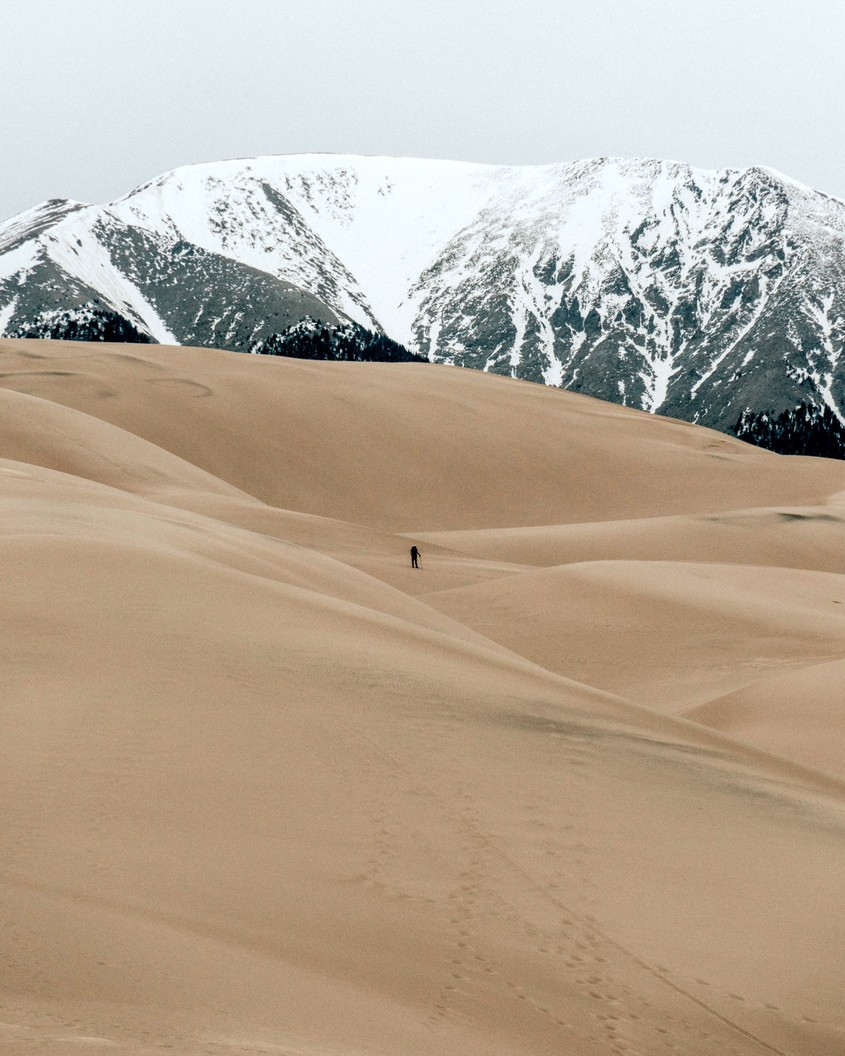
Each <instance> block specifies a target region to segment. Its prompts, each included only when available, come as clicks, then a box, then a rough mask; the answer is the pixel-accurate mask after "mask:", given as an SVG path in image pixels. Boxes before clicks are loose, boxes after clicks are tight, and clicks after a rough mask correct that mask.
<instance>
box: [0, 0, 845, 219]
mask: <svg viewBox="0 0 845 1056" xmlns="http://www.w3.org/2000/svg"><path fill="white" fill-rule="evenodd" d="M0 41H2V48H0V149H2V159H3V165H2V169H0V218H3V217H7V216H11V215H12V214H14V213H16V212H19V211H21V210H23V209H26V208H28V207H29V206H31V205H34V204H36V203H37V202H39V201H41V200H43V199H45V198H49V197H68V198H77V199H80V200H82V201H92V202H104V201H108V200H110V199H112V198H115V197H117V196H119V195H121V194H123V193H125V192H127V191H129V190H131V189H132V188H133V187H135V186H136V185H138V184H139V183H141V182H143V181H144V180H146V179H148V178H150V177H151V176H155V175H157V174H158V173H160V172H163V171H165V170H167V169H170V168H174V167H175V166H178V165H184V164H189V163H191V162H199V161H213V160H219V159H223V158H231V157H247V156H254V155H259V154H288V153H298V152H305V151H329V152H338V153H358V154H388V155H400V156H411V157H426V158H452V159H459V160H467V161H482V162H496V163H507V164H526V165H527V164H538V163H545V162H554V161H570V160H573V159H576V158H583V157H595V156H599V155H621V156H627V157H632V156H652V157H661V158H672V159H675V160H680V161H688V162H690V163H692V164H694V165H699V166H702V167H704V168H721V167H743V166H747V165H751V164H762V165H768V166H771V167H773V168H776V169H780V170H781V171H783V172H785V173H786V174H787V175H789V176H792V177H793V178H794V179H797V180H800V181H801V182H803V183H808V184H810V185H811V186H814V187H816V188H818V189H819V190H823V191H826V192H828V193H830V194H834V195H836V196H838V197H843V198H845V137H843V127H845V120H844V119H845V4H843V3H841V0H800V2H799V0H613V2H610V0H521V2H520V0H404V2H402V0H3V3H2V4H1V5H0Z"/></svg>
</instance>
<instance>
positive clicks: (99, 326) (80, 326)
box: [10, 306, 156, 344]
mask: <svg viewBox="0 0 845 1056" xmlns="http://www.w3.org/2000/svg"><path fill="white" fill-rule="evenodd" d="M10 336H14V337H29V338H32V337H34V338H42V339H46V340H50V341H115V342H127V343H131V344H155V343H156V342H155V341H154V339H153V338H152V337H150V335H149V334H146V333H144V332H143V331H141V330H138V328H137V327H135V326H134V325H133V324H132V323H131V322H130V321H129V320H128V319H125V318H124V317H123V316H122V315H118V313H117V312H113V311H111V310H110V309H108V308H100V307H88V306H86V307H84V308H79V309H71V310H68V311H65V312H61V313H59V314H50V315H47V316H41V317H40V318H38V319H36V320H34V321H33V322H31V323H27V324H24V325H22V326H19V327H18V328H17V329H16V330H15V332H14V335H10Z"/></svg>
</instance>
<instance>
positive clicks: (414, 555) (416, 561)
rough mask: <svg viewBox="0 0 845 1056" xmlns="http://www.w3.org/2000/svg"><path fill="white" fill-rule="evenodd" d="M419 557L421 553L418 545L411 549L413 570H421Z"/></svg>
mask: <svg viewBox="0 0 845 1056" xmlns="http://www.w3.org/2000/svg"><path fill="white" fill-rule="evenodd" d="M419 557H420V552H419V550H418V549H417V546H416V543H415V544H414V545H413V546H412V547H411V568H419V567H420V565H419Z"/></svg>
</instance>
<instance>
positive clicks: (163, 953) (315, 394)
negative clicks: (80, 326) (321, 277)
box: [0, 341, 845, 1056]
mask: <svg viewBox="0 0 845 1056" xmlns="http://www.w3.org/2000/svg"><path fill="white" fill-rule="evenodd" d="M0 410H2V412H3V413H2V415H0V558H1V559H2V568H3V588H4V589H3V591H2V593H0V625H1V626H2V640H3V658H2V662H0V677H2V687H3V695H2V711H0V716H2V727H0V734H2V735H1V736H0V788H2V799H0V802H2V810H3V813H2V821H0V934H2V935H3V950H2V954H3V955H2V957H0V1052H2V1053H4V1054H5V1053H9V1054H15V1056H18V1054H31V1053H39V1054H45V1056H59V1054H62V1056H63V1054H65V1053H67V1052H69V1051H73V1052H74V1053H94V1052H101V1051H104V1050H108V1049H113V1050H115V1051H120V1052H125V1053H128V1054H130V1056H147V1054H149V1053H152V1052H154V1051H160V1050H161V1049H163V1048H169V1049H170V1050H171V1051H175V1052H179V1053H184V1054H187V1056H199V1054H200V1053H219V1054H224V1053H225V1054H257V1053H268V1052H274V1053H299V1054H307V1053H313V1054H315V1056H316V1054H323V1056H324V1054H326V1053H331V1054H334V1056H361V1054H367V1056H370V1054H372V1056H382V1054H384V1056H386V1054H389V1053H396V1052H401V1053H403V1054H409V1056H415V1054H421V1056H422V1054H434V1053H438V1054H440V1053H454V1054H456V1056H457V1054H461V1056H464V1054H466V1056H494V1054H495V1056H502V1054H513V1056H528V1054H532V1056H537V1054H545V1053H548V1054H549V1056H552V1054H555V1056H559V1054H560V1053H562V1052H566V1053H573V1054H577V1056H600V1054H601V1056H604V1054H606V1053H620V1054H622V1053H627V1054H633V1053H641V1054H652V1053H657V1052H662V1051H664V1050H665V1049H667V1048H671V1049H674V1051H678V1052H683V1053H684V1054H691V1056H716V1054H719V1056H721V1054H723V1053H725V1052H734V1053H737V1054H739V1056H746V1054H747V1056H756V1054H760V1053H776V1054H780V1056H787V1054H788V1056H838V1054H839V1053H841V1052H842V1051H843V1048H845V1009H843V1005H842V1000H841V995H842V993H843V992H845V963H843V959H842V955H841V951H842V948H843V942H844V941H845V934H843V930H842V914H841V905H842V904H843V895H845V886H844V885H845V881H843V877H845V758H843V755H842V752H841V748H840V746H841V744H842V743H843V737H842V734H843V732H845V710H843V709H842V707H841V706H840V702H839V697H838V689H837V687H838V684H839V681H840V680H839V675H840V674H841V668H842V665H843V664H845V616H843V612H842V610H843V609H845V579H843V573H845V569H843V567H842V565H843V561H845V559H843V558H841V557H840V555H841V554H845V545H843V544H845V507H843V505H842V500H841V496H842V494H845V464H842V463H837V462H828V461H822V460H814V459H797V458H792V459H788V458H781V457H778V456H774V455H771V454H769V453H767V452H763V451H759V450H757V449H754V448H751V447H748V446H746V445H743V444H740V443H739V442H735V441H732V440H731V439H729V438H727V437H724V436H721V435H719V434H715V433H712V432H709V431H707V430H703V429H697V428H695V427H692V426H688V425H684V424H682V423H678V422H674V421H670V420H665V419H657V418H653V417H649V416H647V415H644V414H640V413H638V412H626V411H625V410H623V409H620V408H618V407H609V406H608V405H605V404H601V403H598V402H596V401H593V400H589V399H586V398H581V397H578V396H575V395H572V394H569V393H562V392H557V391H553V390H549V389H543V388H540V387H538V386H532V385H529V384H522V383H518V382H511V381H506V380H503V379H501V378H497V377H491V376H489V375H484V374H479V373H476V372H472V371H461V370H457V369H449V368H438V367H430V368H428V367H426V366H424V365H414V364H391V365H387V364H384V365H381V364H327V363H306V362H301V361H288V360H281V359H270V358H258V357H247V356H240V355H237V354H234V353H221V352H216V351H214V350H209V349H183V348H170V347H165V346H143V347H142V348H141V347H139V348H137V349H136V348H134V347H131V346H108V345H97V346H95V345H81V344H76V345H75V344H69V343H68V344H63V343H55V344H53V343H50V342H35V341H32V342H25V341H2V342H0ZM412 543H416V544H417V545H418V546H419V548H420V550H421V552H422V560H421V564H422V567H421V568H420V569H419V570H415V569H412V568H411V565H410V558H409V554H408V551H409V548H410V546H411V545H412Z"/></svg>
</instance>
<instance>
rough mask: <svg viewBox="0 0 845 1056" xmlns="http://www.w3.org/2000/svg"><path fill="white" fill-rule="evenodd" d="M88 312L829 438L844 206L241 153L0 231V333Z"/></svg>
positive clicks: (151, 328) (651, 168)
mask: <svg viewBox="0 0 845 1056" xmlns="http://www.w3.org/2000/svg"><path fill="white" fill-rule="evenodd" d="M88 311H93V312H95V313H106V315H109V318H111V320H112V323H111V324H110V325H112V326H117V320H123V324H125V326H126V327H127V328H128V329H127V331H126V332H127V333H132V332H133V331H134V332H136V333H137V334H139V335H142V336H143V335H147V336H148V337H149V338H151V339H153V340H155V341H173V342H176V343H182V344H201V345H216V346H222V347H228V348H236V349H242V350H248V349H249V348H251V347H253V346H254V345H255V344H256V343H257V342H260V341H267V340H269V339H270V338H271V336H272V335H274V334H279V333H282V332H284V331H285V330H287V329H289V328H290V327H292V326H295V325H296V324H297V323H299V322H301V321H302V320H304V319H306V318H308V319H311V320H314V321H316V322H317V323H320V324H327V325H328V326H348V325H350V324H357V325H359V326H361V327H364V328H366V329H368V330H371V331H374V332H375V333H384V334H386V335H387V336H388V337H390V338H392V339H393V340H395V341H398V342H401V343H403V344H405V345H407V347H408V348H409V349H411V350H412V351H415V352H420V353H422V354H423V355H425V356H426V357H428V358H430V359H433V360H437V361H441V362H448V363H454V364H457V365H460V366H466V367H473V368H477V369H482V370H489V371H494V372H497V373H502V374H509V375H513V376H515V377H519V378H525V379H530V380H533V381H540V382H545V383H547V384H551V385H558V386H563V387H565V388H568V389H573V390H577V391H580V392H584V393H588V394H590V395H593V396H598V397H600V398H602V399H606V400H611V401H614V402H618V403H624V404H626V405H627V406H634V407H640V408H643V409H645V410H649V411H653V412H659V413H661V414H668V415H673V416H676V417H679V418H684V419H687V420H690V421H696V422H701V423H703V424H707V425H711V426H715V427H717V428H720V429H725V430H727V429H731V428H733V427H734V426H735V425H736V423H737V422H738V421H739V419H740V418H741V417H742V415H743V414H748V413H751V414H770V415H775V416H777V415H779V414H781V413H782V412H784V411H787V410H789V409H791V408H795V407H796V406H798V405H804V406H806V407H809V408H813V407H815V408H818V409H819V410H820V411H821V410H822V409H824V408H827V409H828V411H829V412H830V413H831V414H832V415H833V417H834V418H835V419H837V420H839V421H840V422H845V368H843V364H842V349H843V345H845V204H843V203H842V202H839V201H838V200H835V199H831V198H828V197H827V196H825V195H822V194H819V193H817V192H814V191H811V190H809V189H808V188H804V187H801V186H799V185H798V184H795V183H792V182H791V181H789V180H788V179H786V178H785V177H781V176H779V175H777V174H775V173H773V172H771V171H769V170H765V169H757V168H753V169H749V170H746V171H742V172H740V171H732V170H722V171H718V172H706V171H702V170H697V169H693V168H690V167H689V166H686V165H681V164H675V163H669V162H661V161H652V160H633V161H624V160H619V159H606V158H605V159H594V160H591V161H584V162H576V163H572V164H566V165H555V166H544V167H536V168H522V169H520V168H505V167H492V166H477V165H464V164H458V163H449V162H423V161H410V160H400V159H389V158H344V157H331V156H317V155H308V156H301V157H283V158H262V159H255V160H251V161H238V162H223V163H219V164H212V165H201V166H193V167H190V168H186V169H179V170H176V171H174V172H172V173H168V174H166V175H164V176H162V177H159V178H158V179H156V180H154V181H152V182H151V183H149V184H146V185H145V186H143V187H140V188H138V189H137V190H136V191H134V192H132V194H130V195H128V196H127V197H125V198H123V199H121V200H119V201H117V202H114V203H112V204H111V205H108V206H105V207H96V206H89V207H83V206H80V205H79V204H78V203H67V202H49V203H45V205H44V206H41V207H38V208H36V209H34V210H30V212H29V213H25V214H22V215H21V216H20V217H17V218H14V219H13V220H12V221H9V222H7V223H6V224H5V225H2V226H0V333H5V334H6V335H22V334H26V333H30V332H34V331H39V329H40V331H41V332H43V331H44V327H45V325H46V324H45V320H47V322H48V323H49V321H50V320H51V319H53V318H54V316H56V314H58V316H61V315H62V313H65V314H66V313H71V314H73V313H77V314H78V313H82V314H83V316H84V313H85V312H88ZM100 318H101V319H102V318H104V316H102V315H101V316H100ZM98 325H99V324H98ZM118 329H119V328H118ZM103 332H105V331H103Z"/></svg>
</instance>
